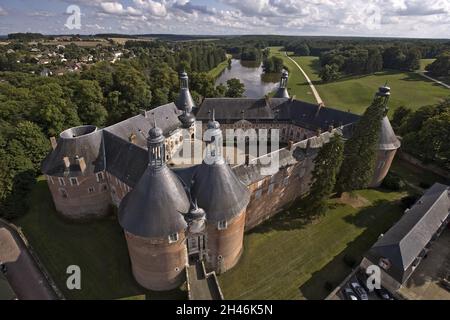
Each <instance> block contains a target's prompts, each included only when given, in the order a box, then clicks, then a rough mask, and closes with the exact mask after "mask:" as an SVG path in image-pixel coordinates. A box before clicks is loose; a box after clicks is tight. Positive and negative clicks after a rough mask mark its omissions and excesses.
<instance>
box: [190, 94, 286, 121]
mask: <svg viewBox="0 0 450 320" xmlns="http://www.w3.org/2000/svg"><path fill="white" fill-rule="evenodd" d="M286 100H287V99H278V98H272V99H268V100H266V99H251V98H206V99H205V100H203V102H202V104H201V106H200V108H199V111H198V113H197V119H199V120H209V117H210V114H212V111H213V110H214V111H215V117H216V119H217V120H225V121H226V120H239V119H242V117H243V115H242V111H244V119H246V120H273V119H274V117H275V115H274V113H273V111H272V109H273V108H275V107H276V106H278V105H280V104H281V103H283V102H285V101H286Z"/></svg>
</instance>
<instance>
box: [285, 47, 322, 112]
mask: <svg viewBox="0 0 450 320" xmlns="http://www.w3.org/2000/svg"><path fill="white" fill-rule="evenodd" d="M284 54H285V55H286V57H287V58H288V59H289V60H291V61H292V62H293V63H294V64H295V65H296V66H297V68H298V69H299V70H300V71H301V73H303V76H304V77H305V79H306V81H307V82H308V84H309V86H310V88H311V91H312V93H313V95H314V98H315V99H316V101H317V104H321V105H325V104H324V103H323V100H322V98H321V97H320V95H319V93H318V92H317V90H316V87H314V84H313V83H312V81H311V79H309V77H308V75H307V74H306V72H305V71H304V70H303V69H302V67H300V65H299V64H298V63H297V62H296V61H295V60H294V59H292V58H291V57H289V56H288V54H287V52H285V53H284Z"/></svg>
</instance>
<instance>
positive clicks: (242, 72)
mask: <svg viewBox="0 0 450 320" xmlns="http://www.w3.org/2000/svg"><path fill="white" fill-rule="evenodd" d="M232 78H237V79H239V80H240V81H241V82H242V83H243V84H244V85H245V93H244V96H246V97H247V98H262V97H264V96H265V95H266V94H268V93H270V92H272V91H274V90H275V89H276V88H277V87H278V82H279V80H280V79H279V78H280V75H279V74H264V71H263V68H262V64H255V63H254V62H249V61H241V60H239V59H231V68H227V69H225V70H224V71H223V72H222V74H221V75H220V76H219V77H218V78H217V80H216V85H218V84H220V83H223V84H224V85H226V82H227V80H229V79H232Z"/></svg>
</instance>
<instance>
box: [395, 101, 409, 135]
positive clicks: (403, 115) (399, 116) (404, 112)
mask: <svg viewBox="0 0 450 320" xmlns="http://www.w3.org/2000/svg"><path fill="white" fill-rule="evenodd" d="M410 114H411V109H408V108H406V107H404V106H400V107H398V108H397V109H395V111H394V114H393V116H392V121H391V124H392V126H393V127H394V131H398V130H399V129H400V127H401V126H402V125H403V124H404V123H405V121H406V119H407V117H408V116H409V115H410ZM398 132H400V131H398Z"/></svg>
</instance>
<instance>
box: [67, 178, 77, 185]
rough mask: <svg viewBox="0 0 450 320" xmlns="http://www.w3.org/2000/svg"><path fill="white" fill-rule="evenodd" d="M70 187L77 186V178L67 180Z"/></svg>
mask: <svg viewBox="0 0 450 320" xmlns="http://www.w3.org/2000/svg"><path fill="white" fill-rule="evenodd" d="M69 180H70V185H71V186H77V185H78V179H77V178H69Z"/></svg>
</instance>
